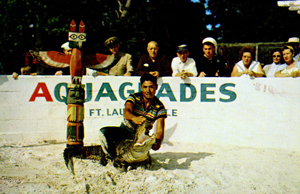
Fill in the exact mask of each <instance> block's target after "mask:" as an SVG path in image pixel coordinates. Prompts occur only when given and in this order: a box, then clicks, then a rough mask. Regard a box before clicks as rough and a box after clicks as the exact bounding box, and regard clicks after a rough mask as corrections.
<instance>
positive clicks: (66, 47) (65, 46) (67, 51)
mask: <svg viewBox="0 0 300 194" xmlns="http://www.w3.org/2000/svg"><path fill="white" fill-rule="evenodd" d="M61 48H62V49H63V52H64V53H65V54H66V55H72V48H70V46H69V42H65V43H64V44H62V45H61Z"/></svg>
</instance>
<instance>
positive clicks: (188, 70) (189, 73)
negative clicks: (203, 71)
mask: <svg viewBox="0 0 300 194" xmlns="http://www.w3.org/2000/svg"><path fill="white" fill-rule="evenodd" d="M176 54H177V57H175V58H173V60H172V63H171V67H172V71H173V73H172V76H173V77H175V76H178V77H179V76H180V77H181V78H182V79H185V78H186V77H195V76H197V75H198V72H197V68H196V62H195V60H194V59H193V58H188V56H189V50H188V47H187V45H185V44H184V45H180V46H178V47H177V53H176Z"/></svg>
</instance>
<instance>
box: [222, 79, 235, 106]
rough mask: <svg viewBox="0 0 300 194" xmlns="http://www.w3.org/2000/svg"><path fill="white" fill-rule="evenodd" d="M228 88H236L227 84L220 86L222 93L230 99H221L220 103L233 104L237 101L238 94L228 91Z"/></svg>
mask: <svg viewBox="0 0 300 194" xmlns="http://www.w3.org/2000/svg"><path fill="white" fill-rule="evenodd" d="M226 87H235V84H234V83H226V84H223V85H221V86H220V92H221V93H222V94H224V95H227V96H229V98H227V99H225V98H220V102H232V101H234V100H235V99H236V93H235V92H234V91H231V90H226Z"/></svg>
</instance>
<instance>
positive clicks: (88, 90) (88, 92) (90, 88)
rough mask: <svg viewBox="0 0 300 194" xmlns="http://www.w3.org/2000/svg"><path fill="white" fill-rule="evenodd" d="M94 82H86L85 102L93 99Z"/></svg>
mask: <svg viewBox="0 0 300 194" xmlns="http://www.w3.org/2000/svg"><path fill="white" fill-rule="evenodd" d="M92 92H93V84H92V83H86V98H85V100H84V102H89V101H91V100H92Z"/></svg>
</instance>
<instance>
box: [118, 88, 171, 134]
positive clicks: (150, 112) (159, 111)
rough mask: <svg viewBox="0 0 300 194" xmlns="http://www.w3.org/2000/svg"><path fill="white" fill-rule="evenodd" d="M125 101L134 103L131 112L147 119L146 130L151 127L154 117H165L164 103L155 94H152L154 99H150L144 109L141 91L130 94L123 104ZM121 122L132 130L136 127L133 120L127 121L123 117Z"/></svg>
mask: <svg viewBox="0 0 300 194" xmlns="http://www.w3.org/2000/svg"><path fill="white" fill-rule="evenodd" d="M127 102H129V103H132V104H133V105H134V106H133V112H132V114H133V115H135V116H143V117H145V118H146V119H147V121H146V129H147V130H150V129H152V127H153V124H154V122H155V121H156V119H158V118H161V117H164V118H167V110H166V109H165V106H164V104H163V103H162V102H161V101H160V100H159V99H158V98H157V97H156V96H154V99H153V100H152V102H151V104H150V105H149V106H148V107H147V109H145V103H144V98H143V93H142V92H139V93H134V94H131V95H130V96H129V97H128V98H127V99H126V102H125V104H126V103H127ZM123 124H124V125H125V126H126V127H128V128H130V129H132V130H135V129H136V124H135V123H134V122H133V121H129V120H127V119H125V118H124V120H123Z"/></svg>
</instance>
